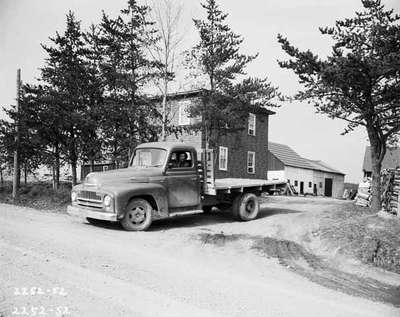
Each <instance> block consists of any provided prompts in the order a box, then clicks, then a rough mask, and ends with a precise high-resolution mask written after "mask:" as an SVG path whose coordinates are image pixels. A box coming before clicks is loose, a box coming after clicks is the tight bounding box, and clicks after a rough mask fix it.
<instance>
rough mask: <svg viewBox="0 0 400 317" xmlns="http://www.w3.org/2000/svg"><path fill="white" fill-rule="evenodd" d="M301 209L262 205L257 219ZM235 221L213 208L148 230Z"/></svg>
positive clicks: (100, 224) (116, 225) (99, 224)
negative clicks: (204, 212)
mask: <svg viewBox="0 0 400 317" xmlns="http://www.w3.org/2000/svg"><path fill="white" fill-rule="evenodd" d="M300 212H301V211H298V210H293V209H286V208H270V207H264V206H262V207H261V208H260V212H259V214H258V217H257V219H262V218H266V217H271V216H274V215H282V214H293V213H300ZM232 222H237V220H235V219H234V218H233V215H232V213H231V212H230V210H228V211H220V210H215V211H213V212H211V213H209V214H202V213H198V214H192V215H182V216H174V217H171V218H166V219H160V220H155V221H154V222H153V223H152V225H151V226H150V228H149V229H148V231H151V232H153V231H165V230H172V229H177V228H185V227H186V228H192V227H200V226H207V225H213V224H220V223H232ZM88 225H94V226H96V227H102V228H105V229H110V230H121V231H122V230H123V229H122V227H121V226H120V224H119V223H112V222H108V221H101V220H100V221H97V222H96V223H95V224H89V223H88Z"/></svg>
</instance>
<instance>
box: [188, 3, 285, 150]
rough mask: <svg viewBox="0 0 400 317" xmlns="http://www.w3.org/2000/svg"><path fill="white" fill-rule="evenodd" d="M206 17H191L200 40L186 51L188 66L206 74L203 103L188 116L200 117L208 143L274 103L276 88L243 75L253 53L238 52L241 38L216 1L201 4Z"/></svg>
mask: <svg viewBox="0 0 400 317" xmlns="http://www.w3.org/2000/svg"><path fill="white" fill-rule="evenodd" d="M202 7H203V8H204V9H205V11H206V19H205V20H200V19H194V20H193V21H194V24H195V26H196V28H197V30H198V32H199V35H200V41H199V43H198V44H197V45H196V46H194V47H193V49H192V50H191V51H190V52H188V54H187V60H188V65H189V67H190V68H192V69H195V70H196V71H197V72H199V73H200V74H202V75H203V76H205V77H206V84H205V85H204V86H203V87H202V88H205V89H206V90H204V91H203V102H202V103H201V104H196V105H194V106H193V107H191V109H190V114H191V116H198V115H201V116H203V119H204V120H203V122H205V126H203V127H201V128H202V129H204V130H205V131H207V138H208V143H210V144H211V145H212V144H213V143H215V141H216V140H217V139H218V138H219V135H220V134H221V133H226V132H232V131H235V130H238V129H243V127H244V123H245V122H246V120H245V118H246V116H247V115H248V112H249V111H254V109H255V108H257V107H265V106H270V107H273V106H276V105H275V104H274V103H273V101H272V100H273V98H274V97H276V96H277V95H278V92H277V89H276V88H275V87H273V86H272V85H271V84H270V83H269V82H268V80H267V79H266V78H265V79H259V78H251V77H246V72H245V68H246V66H247V65H248V64H249V63H250V62H252V61H253V60H254V59H255V58H257V56H258V54H256V55H245V54H242V53H240V46H241V44H242V43H243V38H242V37H241V36H240V35H238V34H236V33H234V32H233V31H232V30H231V28H230V27H229V25H228V24H226V21H225V20H226V18H227V17H228V14H226V13H223V12H222V10H221V9H220V8H219V6H218V5H217V3H216V1H215V0H206V2H205V3H202Z"/></svg>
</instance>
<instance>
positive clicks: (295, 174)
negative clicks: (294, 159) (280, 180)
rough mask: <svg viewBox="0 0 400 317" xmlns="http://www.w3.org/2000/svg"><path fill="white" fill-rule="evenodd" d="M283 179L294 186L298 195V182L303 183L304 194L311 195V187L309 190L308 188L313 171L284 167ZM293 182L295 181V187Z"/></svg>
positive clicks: (311, 180)
mask: <svg viewBox="0 0 400 317" xmlns="http://www.w3.org/2000/svg"><path fill="white" fill-rule="evenodd" d="M285 179H286V180H290V184H292V185H293V186H294V188H295V189H296V191H297V192H298V193H300V182H304V194H312V193H313V188H312V186H311V188H310V187H309V186H308V185H309V183H310V182H311V183H312V182H313V180H314V174H313V170H309V169H305V168H298V167H291V166H285ZM295 181H297V186H295Z"/></svg>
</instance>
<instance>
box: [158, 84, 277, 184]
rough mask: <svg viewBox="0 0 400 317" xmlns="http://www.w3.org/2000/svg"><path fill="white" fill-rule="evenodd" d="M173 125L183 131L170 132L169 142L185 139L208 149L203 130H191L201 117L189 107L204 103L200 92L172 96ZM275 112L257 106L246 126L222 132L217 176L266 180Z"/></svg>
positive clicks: (215, 151) (217, 151)
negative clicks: (270, 127)
mask: <svg viewBox="0 0 400 317" xmlns="http://www.w3.org/2000/svg"><path fill="white" fill-rule="evenodd" d="M168 100H169V104H170V113H169V117H170V123H169V124H170V125H171V126H176V127H182V128H183V129H182V130H183V131H182V132H180V133H177V134H170V135H168V136H167V139H166V141H169V142H177V141H182V142H186V143H189V144H192V145H193V146H194V147H195V148H196V149H198V151H199V150H200V149H204V148H206V144H205V136H204V133H203V131H198V132H195V131H190V129H185V128H188V127H189V126H190V125H193V124H197V123H199V122H201V120H203V119H202V118H191V117H189V115H188V109H189V107H190V106H191V105H192V104H193V103H196V102H202V100H201V91H200V90H195V91H189V92H182V93H177V94H173V95H170V96H169V98H168ZM273 114H275V113H274V112H273V111H270V110H268V109H266V108H261V107H257V108H254V111H253V112H250V113H249V115H248V117H247V122H246V123H245V125H244V128H243V129H241V130H239V131H235V132H229V133H227V134H225V135H221V136H220V137H219V140H218V142H217V143H218V144H216V145H215V146H213V149H212V150H213V156H214V164H213V165H214V177H215V178H216V179H221V178H246V179H267V177H268V162H267V161H268V154H267V153H268V121H269V116H270V115H273Z"/></svg>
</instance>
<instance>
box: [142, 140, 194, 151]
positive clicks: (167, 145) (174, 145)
mask: <svg viewBox="0 0 400 317" xmlns="http://www.w3.org/2000/svg"><path fill="white" fill-rule="evenodd" d="M137 148H159V149H165V150H175V149H176V150H180V149H183V148H185V149H190V150H192V149H193V150H196V149H195V147H194V146H193V145H190V144H189V143H185V142H148V143H142V144H140V145H139V146H138V147H137Z"/></svg>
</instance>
